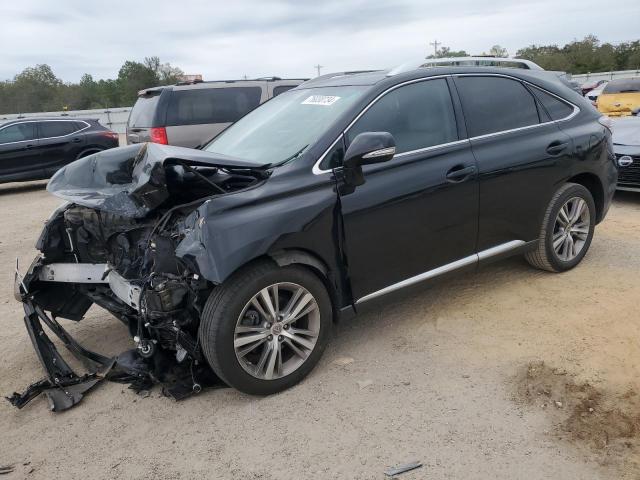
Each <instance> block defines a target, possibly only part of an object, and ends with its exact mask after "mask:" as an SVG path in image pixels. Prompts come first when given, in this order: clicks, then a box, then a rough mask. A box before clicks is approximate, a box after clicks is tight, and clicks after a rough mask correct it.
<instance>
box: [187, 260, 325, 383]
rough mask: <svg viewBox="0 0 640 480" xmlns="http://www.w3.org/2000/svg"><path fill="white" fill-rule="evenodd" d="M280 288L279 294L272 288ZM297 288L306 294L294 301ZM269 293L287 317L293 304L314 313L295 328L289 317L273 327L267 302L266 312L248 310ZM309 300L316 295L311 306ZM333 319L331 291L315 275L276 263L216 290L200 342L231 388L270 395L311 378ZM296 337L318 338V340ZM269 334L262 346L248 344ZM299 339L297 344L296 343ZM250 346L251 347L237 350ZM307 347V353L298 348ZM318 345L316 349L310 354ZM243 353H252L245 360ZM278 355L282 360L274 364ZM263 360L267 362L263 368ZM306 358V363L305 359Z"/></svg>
mask: <svg viewBox="0 0 640 480" xmlns="http://www.w3.org/2000/svg"><path fill="white" fill-rule="evenodd" d="M276 284H277V285H279V286H278V289H274V288H273V286H274V285H276ZM298 288H301V289H302V290H304V292H302V293H300V294H299V297H297V298H298V299H297V300H295V299H293V297H294V296H295V294H296V293H298V292H299V290H298ZM265 289H266V290H265ZM265 291H266V292H267V293H266V294H267V296H268V297H269V298H270V299H272V302H271V304H272V305H273V306H274V307H275V301H273V298H275V297H277V298H279V300H278V302H279V303H280V309H279V311H280V312H283V314H284V315H286V313H287V312H286V308H287V307H288V306H290V303H295V304H296V305H298V304H300V303H303V302H304V301H305V300H307V302H308V303H307V304H305V305H306V306H305V307H304V308H301V310H300V311H299V312H300V313H302V314H304V313H305V312H306V311H307V310H309V309H310V310H311V311H310V312H309V313H307V314H304V315H301V318H300V319H299V320H296V321H294V322H293V323H291V324H287V323H286V321H287V318H293V317H292V316H290V315H289V316H288V317H285V318H279V319H276V321H272V315H270V314H269V313H268V312H269V311H270V310H269V308H267V306H265V305H266V304H265V300H264V297H259V298H257V302H258V304H259V306H260V307H262V310H261V311H260V309H259V308H254V305H255V304H249V302H250V301H251V300H253V299H255V298H254V297H255V296H257V295H260V293H261V292H265ZM274 292H275V295H274ZM305 292H306V293H305ZM306 294H309V295H311V298H312V300H309V299H308V297H307V296H306ZM291 300H295V301H294V302H291ZM314 301H315V306H316V307H317V308H314V303H313V302H314ZM283 305H284V306H283ZM293 313H294V314H295V308H294V312H293ZM298 314H299V313H298ZM332 315H333V309H332V306H331V300H330V298H329V295H328V293H327V290H326V288H325V286H324V284H323V283H322V281H321V280H320V278H318V277H317V276H316V275H315V274H314V273H313V272H312V271H310V270H309V269H307V268H305V267H301V266H298V265H288V266H286V267H282V268H280V267H278V266H277V265H276V264H275V263H273V262H270V261H263V262H259V263H255V264H253V265H250V266H248V267H246V268H243V269H241V270H240V271H238V272H236V273H235V274H234V275H232V276H231V277H230V278H229V279H228V280H227V281H225V282H224V283H223V284H222V285H220V286H219V287H216V288H214V290H213V291H212V293H211V295H210V296H209V298H208V300H207V302H206V304H205V307H204V310H203V312H202V317H201V321H200V328H199V332H198V337H199V341H200V345H201V346H202V351H203V353H204V356H205V358H206V359H207V361H208V362H209V365H210V366H211V368H212V369H213V371H214V372H215V373H216V374H217V375H218V376H219V377H220V378H221V379H222V380H224V381H225V382H226V383H227V384H228V385H230V386H232V387H234V388H236V389H237V390H240V391H241V392H244V393H249V394H252V395H269V394H272V393H277V392H280V391H282V390H285V389H287V388H289V387H292V386H293V385H295V384H297V383H298V382H300V381H301V380H302V379H303V378H304V377H306V376H307V375H308V374H309V372H311V370H312V369H313V367H314V366H315V365H316V364H317V363H318V361H319V360H320V357H321V356H322V353H323V351H324V349H325V347H326V344H327V342H328V340H329V338H330V333H331V327H332V323H333V319H332ZM241 316H242V318H241ZM266 325H269V328H267V327H266ZM243 330H251V331H250V332H245V331H243ZM297 332H307V333H309V334H311V333H315V336H313V335H308V336H307V333H305V334H300V333H297ZM265 333H266V334H267V336H266V338H261V339H260V340H259V341H255V342H254V341H251V342H248V341H247V340H246V339H247V338H248V337H251V336H256V337H257V336H262V335H264V334H265ZM256 337H251V338H256ZM294 337H295V338H296V339H297V340H293V338H294ZM245 341H247V343H246V344H243V345H240V346H238V345H239V344H241V343H242V342H245ZM303 341H304V345H305V346H306V347H303V346H302V344H300V343H298V342H303ZM314 341H315V344H314V345H313V347H312V348H308V347H309V345H310V344H311V343H313V342H314ZM253 345H256V346H255V347H253ZM291 345H293V347H292V346H291ZM242 349H247V350H249V349H251V351H250V352H249V353H247V354H246V355H244V356H243V354H242V353H241V352H240V350H242ZM296 349H297V352H296ZM276 350H278V352H279V354H276V357H275V358H276V360H274V361H272V360H273V354H274V352H275V351H276ZM265 351H266V352H267V353H265ZM264 355H267V357H266V360H264V361H262V364H263V366H262V367H260V364H261V360H262V358H263V356H264ZM278 355H279V359H280V362H278V360H277V359H278ZM304 355H307V357H306V358H303V356H304ZM274 362H275V364H274ZM272 365H274V366H272ZM270 366H271V369H270V368H269V367H270ZM269 372H271V374H269Z"/></svg>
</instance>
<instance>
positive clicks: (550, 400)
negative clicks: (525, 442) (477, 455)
mask: <svg viewBox="0 0 640 480" xmlns="http://www.w3.org/2000/svg"><path fill="white" fill-rule="evenodd" d="M559 372H561V373H559ZM516 385H517V387H516V395H517V400H519V401H521V402H523V403H525V404H528V405H532V406H536V407H539V408H545V407H546V406H548V405H555V406H556V407H557V408H555V409H546V411H547V412H548V414H549V415H551V416H552V420H553V421H554V423H555V424H556V425H557V427H556V429H555V432H554V434H555V436H556V437H557V438H559V439H564V440H567V441H569V442H570V443H572V444H574V445H576V446H578V447H583V448H587V449H588V450H589V454H590V455H589V456H591V457H592V458H593V456H594V454H595V458H596V459H597V460H598V461H599V463H600V464H602V465H605V464H607V465H608V464H614V465H615V464H618V466H620V467H621V468H623V469H624V471H625V472H630V473H633V474H635V475H640V398H639V396H638V394H637V392H636V391H635V390H633V389H629V390H627V391H626V392H625V393H623V394H620V393H615V392H608V391H605V390H603V389H599V388H597V387H595V386H593V385H591V384H590V383H589V382H580V381H578V379H576V378H575V376H573V375H570V374H569V373H567V372H566V371H564V370H559V369H557V368H556V369H554V368H551V367H549V366H548V365H546V364H545V363H544V362H532V363H529V364H527V365H525V367H524V368H523V369H522V370H521V371H520V372H519V374H518V375H517V377H516ZM633 478H636V477H633Z"/></svg>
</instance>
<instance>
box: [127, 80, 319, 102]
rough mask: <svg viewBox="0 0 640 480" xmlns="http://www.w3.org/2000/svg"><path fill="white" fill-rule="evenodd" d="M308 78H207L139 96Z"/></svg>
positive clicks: (140, 93) (149, 91)
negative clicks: (164, 91) (236, 84)
mask: <svg viewBox="0 0 640 480" xmlns="http://www.w3.org/2000/svg"><path fill="white" fill-rule="evenodd" d="M307 80H308V78H280V77H260V78H247V79H240V80H207V81H202V80H196V81H188V82H178V83H175V84H173V85H159V86H156V87H149V88H143V89H142V90H140V91H139V92H138V96H139V97H140V96H144V95H148V94H149V93H153V92H161V91H162V90H165V89H177V90H188V89H191V88H218V87H222V86H224V85H227V84H234V83H240V84H249V85H256V84H262V83H264V82H273V83H276V82H283V83H286V82H300V83H302V82H305V81H307Z"/></svg>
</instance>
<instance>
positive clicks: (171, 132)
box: [127, 77, 305, 148]
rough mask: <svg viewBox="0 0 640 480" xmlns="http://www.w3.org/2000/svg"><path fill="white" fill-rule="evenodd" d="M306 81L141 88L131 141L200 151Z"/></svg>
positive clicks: (275, 79) (131, 121) (131, 122)
mask: <svg viewBox="0 0 640 480" xmlns="http://www.w3.org/2000/svg"><path fill="white" fill-rule="evenodd" d="M304 81H305V79H282V78H279V77H268V78H258V79H255V80H222V81H210V82H203V81H196V82H182V83H179V84H177V85H168V86H163V87H153V88H147V89H145V90H141V91H140V92H139V93H138V100H137V101H136V104H135V105H134V106H133V108H132V109H131V113H130V115H129V121H128V122H127V143H128V144H133V143H144V142H153V143H160V144H164V145H176V146H179V147H190V148H196V147H198V146H201V145H203V144H204V143H206V142H208V141H209V140H211V139H212V138H213V137H215V136H216V135H218V134H219V133H220V132H222V131H223V130H224V129H225V128H227V127H228V126H229V125H231V124H232V123H233V122H235V121H236V120H238V119H239V118H241V117H242V116H243V115H245V114H247V113H249V112H250V111H251V110H253V109H254V108H256V107H257V106H258V105H260V104H261V103H264V102H266V101H267V100H269V99H270V98H273V97H275V96H277V95H280V94H281V93H283V92H286V91H287V90H290V89H292V88H295V87H297V86H298V85H300V84H301V83H302V82H304Z"/></svg>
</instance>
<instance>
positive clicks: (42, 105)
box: [0, 57, 184, 114]
mask: <svg viewBox="0 0 640 480" xmlns="http://www.w3.org/2000/svg"><path fill="white" fill-rule="evenodd" d="M182 75H184V73H183V72H182V70H180V69H179V68H176V67H173V66H171V65H170V64H169V63H161V62H160V59H159V58H158V57H147V58H145V59H144V61H143V62H135V61H129V60H127V61H126V62H124V64H123V65H122V67H120V70H119V71H118V78H115V79H106V80H102V79H101V80H97V81H96V80H94V78H93V77H92V76H91V75H89V74H87V73H85V74H84V75H83V76H82V78H81V79H80V82H79V83H65V82H63V81H62V80H61V79H60V78H58V77H56V75H55V74H54V73H53V70H52V69H51V67H50V66H49V65H46V64H42V65H36V66H35V67H28V68H25V69H24V70H23V71H22V72H21V73H19V74H17V75H16V76H15V77H14V78H13V80H6V81H3V82H0V114H8V113H29V112H51V111H59V110H88V109H94V108H107V107H130V106H131V105H133V104H134V103H135V101H136V98H137V95H138V91H139V90H142V89H143V88H147V87H153V86H156V85H170V84H174V83H176V82H178V81H179V80H180V78H181V77H182Z"/></svg>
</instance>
